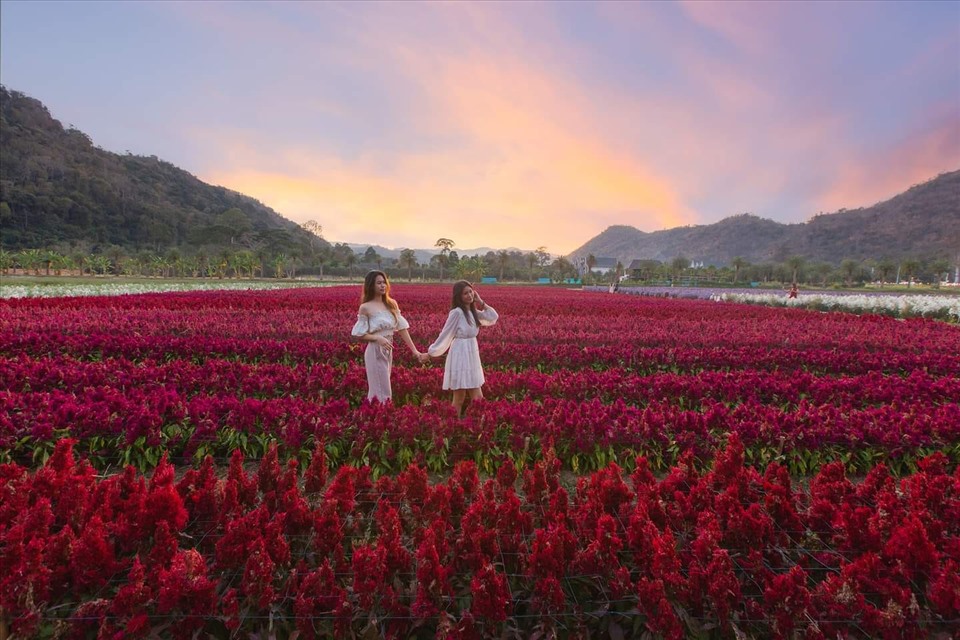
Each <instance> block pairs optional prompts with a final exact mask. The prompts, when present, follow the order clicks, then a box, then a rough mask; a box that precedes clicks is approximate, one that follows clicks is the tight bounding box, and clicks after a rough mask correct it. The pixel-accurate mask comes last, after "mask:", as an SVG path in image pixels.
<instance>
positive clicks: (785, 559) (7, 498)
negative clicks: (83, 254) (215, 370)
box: [0, 437, 960, 638]
mask: <svg viewBox="0 0 960 640" xmlns="http://www.w3.org/2000/svg"><path fill="white" fill-rule="evenodd" d="M72 444H73V443H72V442H71V441H67V440H65V441H61V442H60V443H59V444H58V446H57V449H56V451H55V453H54V455H53V457H52V458H51V459H50V460H49V462H48V463H47V464H46V466H44V467H43V468H41V469H39V470H38V471H36V472H33V473H31V472H29V471H28V470H26V469H24V468H22V467H19V466H17V465H10V464H8V465H0V495H2V498H3V499H2V501H0V564H2V566H3V567H5V571H4V573H3V575H0V607H2V611H3V613H4V615H5V616H6V617H7V619H8V621H9V622H10V623H11V624H12V627H13V631H14V633H15V634H18V635H24V636H26V635H30V634H31V633H34V632H37V631H38V630H39V629H47V628H50V629H52V628H53V627H55V626H56V627H57V628H60V625H62V624H66V625H67V626H69V627H70V628H72V629H73V630H74V631H75V632H77V633H82V632H83V631H84V630H89V631H90V632H92V631H94V630H96V631H97V632H98V633H99V634H101V635H104V636H111V635H114V634H116V633H117V632H119V631H120V630H124V632H125V633H126V634H127V635H128V636H130V637H143V636H145V635H146V633H147V631H148V629H150V628H152V629H153V630H154V631H156V630H157V629H158V628H169V632H170V633H171V634H173V635H175V636H177V637H189V636H190V635H191V634H193V633H194V632H196V631H198V630H201V629H205V630H206V632H209V633H217V632H218V630H222V629H224V628H225V629H227V630H233V631H239V630H244V631H247V632H254V631H260V630H263V629H265V628H266V627H267V626H268V625H270V624H272V625H273V627H274V629H276V628H277V627H278V626H280V627H284V626H285V627H286V628H287V629H288V631H292V630H293V629H296V630H298V631H300V633H301V634H302V635H304V636H305V637H317V636H321V637H343V636H344V635H347V634H349V633H351V632H354V633H360V632H361V631H362V630H364V629H369V628H371V625H373V626H374V628H377V629H379V631H380V632H381V634H382V635H386V636H391V637H393V636H400V637H405V636H407V635H409V634H410V633H412V632H413V631H414V630H416V629H423V628H434V629H435V630H436V632H437V633H441V632H442V633H444V634H447V635H450V636H451V637H472V638H477V637H500V636H501V635H502V633H503V632H504V630H505V629H506V628H507V627H508V626H509V627H510V628H513V629H519V630H521V631H524V632H528V633H529V632H532V631H533V629H534V628H537V629H541V630H543V629H549V628H550V627H551V626H557V625H562V626H563V627H564V628H566V629H581V630H584V631H589V630H590V629H592V628H597V629H599V628H600V626H601V625H602V626H603V628H605V629H610V628H611V627H612V626H618V627H621V632H623V627H628V628H629V629H632V630H634V631H636V632H638V633H639V632H641V631H642V630H644V629H646V630H648V631H651V632H654V633H656V634H662V635H663V636H665V637H668V638H680V637H684V636H685V635H687V634H691V633H702V632H704V631H705V630H706V629H709V628H711V627H716V628H719V629H720V630H721V631H722V633H724V634H726V633H729V634H731V635H732V634H733V633H734V630H735V629H738V630H741V631H743V630H746V631H749V632H751V633H755V634H759V635H764V636H776V637H790V636H791V634H793V633H795V632H801V633H803V634H805V635H806V636H809V637H815V638H817V637H820V638H825V637H837V635H838V634H839V635H841V636H846V637H863V636H869V637H881V636H882V637H929V636H930V635H932V634H935V633H939V632H950V631H953V632H956V631H957V630H958V629H960V627H958V625H960V583H958V581H957V580H956V576H957V572H958V570H960V471H954V472H953V474H952V475H950V474H949V473H948V470H947V466H946V464H945V460H944V457H943V456H942V455H939V454H937V455H934V456H931V457H929V458H927V459H926V460H924V461H922V462H921V464H920V470H919V471H918V472H917V473H915V474H913V475H910V476H908V477H905V478H903V479H901V480H899V481H896V480H894V479H893V478H892V477H891V475H890V474H889V473H888V472H887V470H886V469H885V467H883V466H877V467H876V468H874V469H873V470H872V471H871V472H870V473H869V474H868V475H867V477H866V478H865V480H864V481H862V482H860V483H858V484H854V483H853V482H851V481H850V480H849V479H848V478H846V477H845V476H844V473H843V469H842V466H840V465H838V464H829V465H826V466H825V467H824V468H823V469H822V471H821V472H820V473H818V474H817V475H816V476H815V477H813V478H812V480H811V481H810V483H809V490H808V491H801V490H798V488H797V487H795V486H793V484H792V483H791V481H790V479H789V477H788V475H787V473H786V470H785V469H784V468H783V467H781V466H779V465H777V464H771V465H769V466H768V467H767V468H766V469H765V471H764V472H763V473H762V474H761V473H760V472H758V471H756V470H754V469H752V468H750V467H748V466H745V465H744V459H743V455H744V454H743V447H742V445H741V444H740V442H739V440H738V439H737V438H736V437H734V438H732V439H731V443H730V445H729V446H728V447H727V448H726V449H724V451H723V452H722V453H721V455H719V456H718V457H717V459H716V460H715V463H714V465H713V467H712V468H711V469H710V470H709V471H707V472H705V473H702V474H701V473H698V472H697V471H696V470H695V469H694V467H692V466H691V465H689V464H687V463H686V462H684V463H682V464H680V465H678V466H677V467H675V468H673V469H671V470H670V472H669V473H668V474H667V475H666V476H665V477H663V478H661V479H657V478H656V477H654V476H653V475H652V474H651V473H650V472H649V470H648V469H647V466H646V463H645V460H643V459H642V458H641V459H639V460H637V463H636V471H635V472H634V473H633V474H632V475H631V476H630V477H629V478H625V477H624V475H623V473H622V471H621V470H620V468H619V467H617V466H616V465H610V466H608V467H606V468H604V469H602V470H600V471H598V472H596V473H593V474H591V475H589V476H585V477H581V478H579V479H578V480H577V481H576V483H575V485H570V484H568V483H565V482H564V479H563V477H562V475H561V473H560V463H559V461H558V460H557V458H556V457H555V456H554V455H553V453H552V451H547V452H545V455H544V458H543V460H542V461H541V462H539V463H537V464H536V465H535V466H533V467H532V468H530V469H527V470H524V471H523V472H522V473H518V472H517V470H516V469H515V468H514V466H513V465H512V464H511V463H509V462H505V463H504V464H502V465H501V466H500V468H499V470H498V471H497V473H496V477H495V478H493V479H489V480H486V481H482V480H481V479H480V477H479V476H478V473H477V469H476V467H475V466H474V465H473V464H472V463H469V462H464V463H460V464H458V465H456V467H455V468H454V470H453V472H452V474H450V476H449V477H448V478H447V479H445V480H443V481H436V482H430V481H429V480H428V478H427V475H426V473H425V472H424V471H423V470H422V469H421V468H419V467H417V466H411V467H409V468H407V469H405V470H403V471H402V472H401V473H399V474H397V475H395V476H383V477H381V478H379V479H378V480H376V481H374V480H373V478H372V477H371V474H370V470H369V469H368V468H366V467H361V468H357V467H353V466H344V467H341V468H340V469H339V470H338V471H337V472H336V474H335V475H334V476H333V477H332V478H331V477H329V476H330V473H329V471H328V465H327V461H326V458H325V455H324V452H323V449H322V448H318V449H317V450H316V451H315V454H314V456H313V457H312V459H311V460H310V462H309V464H308V465H307V468H306V469H305V470H303V472H301V471H300V469H299V466H298V464H297V462H296V461H295V460H291V461H290V462H289V463H288V464H287V465H286V467H285V468H284V467H283V466H281V464H280V462H279V460H278V457H277V452H276V449H275V448H272V449H271V450H270V452H269V455H268V456H267V457H265V458H264V459H263V460H262V461H261V464H260V466H259V468H258V469H257V470H256V471H254V472H252V473H251V472H248V471H247V470H246V469H245V466H244V464H243V459H242V456H240V455H235V456H234V458H233V460H232V461H231V463H230V465H229V469H227V470H225V472H224V470H220V469H217V468H216V466H215V465H214V463H213V462H212V460H210V459H209V458H208V459H207V460H206V462H205V463H204V464H203V465H202V466H201V467H200V468H199V469H195V470H194V469H191V470H188V471H187V472H186V473H185V474H184V475H183V476H182V477H181V478H180V479H179V480H177V479H176V477H175V473H174V469H173V467H172V466H171V465H169V464H168V463H167V462H166V461H165V460H164V461H162V462H161V463H160V465H158V466H157V468H156V470H155V471H154V473H153V475H152V477H150V478H149V479H147V478H146V477H143V476H140V475H139V474H137V472H136V471H134V470H133V469H132V468H129V467H128V468H127V469H126V470H125V471H124V472H123V473H122V474H118V475H115V476H109V477H106V478H99V477H97V475H96V474H95V472H94V471H93V469H92V468H91V467H90V466H89V465H88V464H86V463H85V462H82V461H81V462H79V463H78V462H75V460H74V457H73V453H72Z"/></svg>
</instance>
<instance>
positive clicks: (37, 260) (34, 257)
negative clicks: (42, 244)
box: [17, 249, 44, 276]
mask: <svg viewBox="0 0 960 640" xmlns="http://www.w3.org/2000/svg"><path fill="white" fill-rule="evenodd" d="M17 262H19V263H20V268H21V269H23V271H24V272H26V271H28V270H30V269H33V275H35V276H38V275H40V265H42V264H43V262H44V260H43V252H42V251H40V249H24V250H23V251H21V252H20V253H19V254H18V255H17Z"/></svg>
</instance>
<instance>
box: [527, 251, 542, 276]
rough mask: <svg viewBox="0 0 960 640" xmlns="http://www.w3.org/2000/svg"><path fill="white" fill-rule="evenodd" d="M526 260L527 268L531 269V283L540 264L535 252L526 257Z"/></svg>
mask: <svg viewBox="0 0 960 640" xmlns="http://www.w3.org/2000/svg"><path fill="white" fill-rule="evenodd" d="M526 259H527V266H528V267H530V282H533V268H534V267H535V266H537V262H539V260H538V258H537V254H535V253H534V252H533V251H531V252H530V253H528V254H527V255H526Z"/></svg>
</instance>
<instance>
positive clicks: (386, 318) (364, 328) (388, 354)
mask: <svg viewBox="0 0 960 640" xmlns="http://www.w3.org/2000/svg"><path fill="white" fill-rule="evenodd" d="M409 329H410V323H409V322H407V320H406V318H404V317H403V316H402V315H400V306H399V305H398V304H397V302H396V300H394V299H393V298H391V297H390V280H389V279H388V278H387V274H385V273H384V272H383V271H371V272H370V273H368V274H367V277H366V278H364V280H363V297H362V299H361V304H360V309H359V311H358V312H357V323H356V324H355V325H353V330H352V331H351V332H350V333H351V335H352V336H353V337H354V338H357V339H359V340H360V341H361V342H366V343H367V348H366V349H364V352H363V362H364V365H366V369H367V388H368V390H367V399H368V400H370V401H373V400H379V401H380V402H386V401H387V400H390V399H391V398H392V397H393V390H392V389H391V387H390V372H391V371H392V369H393V334H394V333H399V334H400V338H401V339H402V340H403V342H404V343H405V344H406V345H407V347H409V348H410V351H411V352H412V353H413V356H414V357H415V358H416V359H417V360H418V361H419V362H426V361H427V359H428V358H429V356H427V354H425V353H420V351H419V350H418V349H417V347H416V345H414V344H413V338H411V337H410V331H409Z"/></svg>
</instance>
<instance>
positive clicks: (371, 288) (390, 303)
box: [361, 271, 400, 322]
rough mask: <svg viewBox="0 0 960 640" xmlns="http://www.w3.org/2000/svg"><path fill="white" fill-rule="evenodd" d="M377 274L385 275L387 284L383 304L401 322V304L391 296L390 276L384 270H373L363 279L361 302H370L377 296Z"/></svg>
mask: <svg viewBox="0 0 960 640" xmlns="http://www.w3.org/2000/svg"><path fill="white" fill-rule="evenodd" d="M377 276H383V281H384V282H385V283H386V284H387V290H386V291H385V292H384V294H383V304H384V305H385V306H386V307H387V309H389V310H390V313H392V314H393V317H394V319H395V320H396V321H397V322H400V305H398V304H397V301H396V300H394V299H393V298H391V297H390V278H388V277H387V274H385V273H384V272H383V271H371V272H370V273H368V274H367V277H365V278H364V279H363V299H362V300H361V302H370V301H371V300H373V299H374V298H376V297H377Z"/></svg>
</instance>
